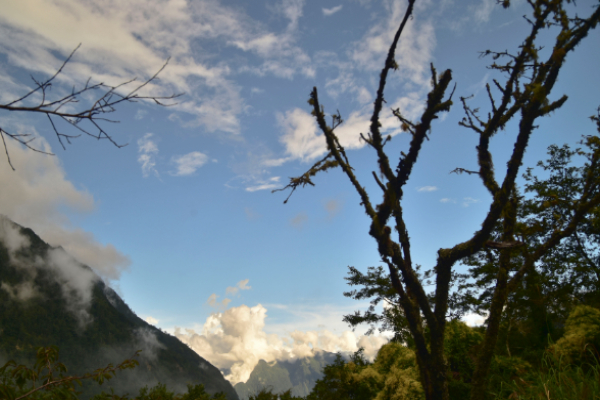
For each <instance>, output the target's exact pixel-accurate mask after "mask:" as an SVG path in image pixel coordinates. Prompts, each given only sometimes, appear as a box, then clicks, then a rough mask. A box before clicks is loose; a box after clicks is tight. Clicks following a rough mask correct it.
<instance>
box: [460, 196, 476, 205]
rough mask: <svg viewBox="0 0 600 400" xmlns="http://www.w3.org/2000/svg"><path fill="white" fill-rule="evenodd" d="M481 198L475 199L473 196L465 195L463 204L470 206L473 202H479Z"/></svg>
mask: <svg viewBox="0 0 600 400" xmlns="http://www.w3.org/2000/svg"><path fill="white" fill-rule="evenodd" d="M479 201H480V200H479V199H474V198H472V197H465V198H463V203H462V204H463V206H464V207H469V206H470V205H471V204H475V203H479Z"/></svg>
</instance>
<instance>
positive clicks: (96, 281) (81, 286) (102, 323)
mask: <svg viewBox="0 0 600 400" xmlns="http://www.w3.org/2000/svg"><path fill="white" fill-rule="evenodd" d="M157 290H158V291H159V292H158V293H157V296H160V288H157ZM49 345H56V346H58V347H59V350H60V357H59V360H60V361H62V362H63V363H64V364H65V365H66V366H67V368H69V370H68V373H69V374H73V375H79V374H82V373H84V372H91V371H94V370H95V369H97V368H100V367H105V366H106V365H108V364H109V363H112V364H118V363H120V362H121V361H123V360H124V359H126V358H131V357H132V356H133V355H134V353H135V351H136V350H140V349H141V350H142V352H141V354H140V356H139V358H138V360H139V362H140V365H139V366H138V367H137V368H135V369H133V370H126V371H120V372H118V373H117V376H116V377H115V378H113V379H112V380H110V381H109V382H108V383H105V384H104V385H103V386H98V385H97V384H96V383H95V382H88V381H84V386H83V388H82V390H83V394H82V397H83V398H89V397H90V396H91V395H93V394H96V393H98V392H100V391H101V390H108V391H109V387H112V388H113V389H114V390H115V393H117V394H125V393H129V395H131V396H134V395H136V394H137V393H138V390H139V389H140V388H141V387H143V386H146V385H147V386H148V387H152V386H154V385H156V384H157V383H159V382H160V383H163V384H166V385H167V387H168V388H169V389H170V390H174V391H176V392H185V391H186V390H187V387H186V385H187V383H191V384H198V383H201V384H203V385H204V387H205V389H206V391H207V392H208V393H210V394H214V393H216V392H224V393H225V394H226V396H227V398H228V399H229V400H238V396H237V394H236V391H235V390H234V389H233V386H232V385H231V384H230V383H229V382H228V381H226V380H225V378H224V377H223V375H222V374H221V372H220V371H219V370H218V369H217V368H216V367H214V366H213V365H211V364H210V363H208V362H207V361H206V360H205V359H203V358H202V357H200V356H199V355H198V354H196V353H195V352H194V351H192V350H191V349H190V348H189V347H187V346H186V345H185V344H183V343H182V342H180V341H179V339H177V338H175V337H174V336H171V335H169V334H167V333H165V332H162V331H161V330H160V329H158V328H156V327H154V326H152V325H150V324H148V323H147V322H145V321H144V320H142V319H141V318H139V317H138V316H137V315H136V314H135V313H134V312H133V311H132V310H131V309H130V308H129V306H128V305H127V304H125V302H124V301H123V300H122V299H121V298H120V297H119V295H118V294H117V293H116V292H115V291H114V290H112V289H111V288H110V287H108V286H107V285H106V284H105V283H104V282H103V281H102V279H101V278H99V277H98V276H97V275H96V274H95V273H94V272H93V270H92V269H91V268H89V267H88V266H85V265H83V264H81V263H79V262H78V261H77V260H75V259H74V258H73V257H71V256H70V255H69V254H68V253H67V252H66V251H65V250H63V249H62V248H61V247H52V246H49V245H48V244H47V243H45V242H44V241H43V240H42V239H40V238H39V237H38V236H37V235H36V234H35V233H34V232H33V231H32V230H31V229H28V228H23V227H22V226H20V225H18V224H16V223H14V222H12V221H11V220H10V219H8V218H7V217H5V216H3V215H0V365H3V364H4V362H6V361H7V360H8V359H14V360H15V361H17V362H20V363H26V364H27V365H32V364H33V360H35V354H36V349H37V348H38V347H40V346H49Z"/></svg>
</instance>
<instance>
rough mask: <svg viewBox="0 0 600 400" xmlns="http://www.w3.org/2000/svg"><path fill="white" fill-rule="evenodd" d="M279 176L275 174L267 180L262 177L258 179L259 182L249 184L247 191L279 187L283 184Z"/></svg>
mask: <svg viewBox="0 0 600 400" xmlns="http://www.w3.org/2000/svg"><path fill="white" fill-rule="evenodd" d="M279 179H280V177H279V176H273V177H271V178H269V179H267V180H262V179H257V180H256V182H255V183H257V184H256V185H254V186H248V187H246V191H247V192H256V191H259V190H272V189H277V188H279V187H281V184H280V183H279Z"/></svg>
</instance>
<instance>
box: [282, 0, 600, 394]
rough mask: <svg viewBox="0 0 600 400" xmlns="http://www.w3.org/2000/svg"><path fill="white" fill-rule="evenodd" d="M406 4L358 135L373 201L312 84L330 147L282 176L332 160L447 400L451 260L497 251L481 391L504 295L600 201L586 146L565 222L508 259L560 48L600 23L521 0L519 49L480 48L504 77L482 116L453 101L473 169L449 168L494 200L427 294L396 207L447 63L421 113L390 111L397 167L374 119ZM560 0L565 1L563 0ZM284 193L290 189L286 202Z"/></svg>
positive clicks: (440, 263) (424, 378)
mask: <svg viewBox="0 0 600 400" xmlns="http://www.w3.org/2000/svg"><path fill="white" fill-rule="evenodd" d="M414 3H415V0H409V1H408V7H407V10H406V13H405V15H404V18H403V20H402V22H401V24H400V27H399V28H398V30H397V32H396V35H395V37H394V40H393V42H392V44H391V46H390V49H389V52H388V55H387V59H386V61H385V65H384V67H383V70H382V71H381V74H380V80H379V87H378V90H377V96H376V100H375V103H374V110H373V114H372V117H371V125H370V131H369V132H368V133H367V134H366V135H362V134H361V137H362V138H363V140H364V141H365V142H366V143H367V145H368V146H369V147H371V148H372V149H373V150H374V151H375V152H376V154H377V161H378V170H379V171H378V172H375V171H373V173H372V175H373V178H374V179H375V181H376V183H377V186H378V187H379V189H380V190H381V194H380V196H381V198H380V200H379V202H378V204H377V203H374V202H373V201H372V198H373V197H374V196H375V195H377V194H369V193H367V190H366V189H365V187H364V186H362V185H361V183H360V182H359V181H358V178H357V175H356V174H355V172H354V169H353V167H352V166H351V164H350V161H349V158H348V155H347V154H346V151H345V149H344V147H343V146H342V145H341V144H340V142H339V140H338V137H337V135H336V133H335V128H336V127H338V126H339V125H340V124H342V123H343V121H342V117H341V115H340V114H339V112H338V113H337V114H335V115H333V116H332V117H331V119H332V120H331V125H328V124H327V121H326V115H325V112H324V109H323V107H322V106H321V104H320V102H319V97H318V92H317V88H313V90H312V92H311V94H310V99H309V104H310V105H311V106H312V114H313V115H314V116H315V118H316V121H317V123H318V126H319V128H320V130H321V131H322V132H323V135H324V138H325V140H326V142H327V149H328V153H327V155H326V156H325V157H324V158H323V159H321V160H319V161H318V162H317V163H315V164H314V165H313V166H312V167H311V168H310V169H309V170H308V171H307V172H306V173H304V174H303V175H301V176H299V177H296V178H291V179H290V183H289V184H288V185H287V186H286V187H285V188H283V189H291V193H290V196H291V194H292V193H293V192H294V190H295V189H297V188H298V187H300V186H306V185H307V184H309V185H314V183H313V182H312V178H313V177H314V176H315V175H316V174H317V173H319V172H321V171H325V170H328V169H330V168H335V167H340V168H341V169H342V171H343V172H344V174H345V175H346V176H347V177H348V179H349V180H350V182H351V184H352V185H353V186H354V188H355V190H356V192H357V193H358V195H359V197H360V201H361V205H362V206H363V208H364V211H365V212H366V214H367V216H368V217H369V218H370V220H371V226H370V229H369V234H370V235H371V236H372V237H373V238H374V239H375V240H376V242H377V249H378V251H379V255H380V256H381V260H382V262H384V263H385V265H387V267H388V270H389V275H388V282H389V285H390V286H391V287H393V289H394V291H395V292H396V294H397V296H398V299H399V303H400V306H401V314H403V315H404V317H405V318H406V322H407V325H408V330H409V332H410V335H411V337H412V339H413V341H414V345H415V348H416V355H417V360H418V365H419V372H420V376H421V382H422V384H423V388H424V390H425V393H426V398H427V399H430V400H433V399H435V400H447V399H448V398H449V397H448V384H447V376H446V375H447V366H446V362H445V359H444V333H445V327H446V322H447V317H448V310H449V297H450V295H451V279H452V275H453V272H454V271H453V267H454V266H455V264H456V263H457V262H458V261H459V260H461V259H464V258H465V257H469V256H472V255H473V254H475V253H477V252H479V251H480V250H482V249H484V248H490V249H494V251H498V252H500V263H499V266H498V273H497V276H496V283H495V290H494V294H493V296H492V300H491V302H492V304H491V307H490V315H489V318H488V321H487V328H486V329H487V330H486V334H485V339H484V343H483V344H482V348H481V352H480V354H479V356H478V360H477V366H476V371H475V373H474V376H473V377H472V382H473V389H472V392H471V398H472V399H483V398H484V397H485V391H486V385H487V376H488V372H489V366H490V361H491V359H492V356H493V353H494V347H495V344H496V340H497V337H498V325H499V322H500V320H501V317H502V312H503V306H504V304H505V302H506V298H507V294H508V293H509V292H511V291H512V290H514V289H515V287H516V286H517V285H518V284H519V282H520V281H521V280H522V278H523V276H524V274H526V273H527V271H528V270H531V269H532V268H533V267H534V265H535V263H536V261H538V260H539V259H540V258H541V257H542V256H543V255H544V254H545V253H546V252H548V251H549V250H550V249H552V248H553V247H554V246H556V245H557V244H558V243H559V242H560V241H561V240H562V239H563V238H565V237H567V236H569V235H570V234H572V233H573V231H574V230H575V229H576V227H577V225H578V224H579V223H580V222H581V221H582V219H583V218H584V217H585V215H586V213H587V212H589V210H591V209H592V208H593V207H594V206H596V205H598V204H600V190H599V188H600V178H599V177H600V167H599V166H598V165H599V164H600V150H599V149H598V148H597V147H596V149H595V150H594V151H593V152H592V160H591V162H592V163H593V166H594V168H592V172H591V173H590V174H588V176H587V177H586V179H587V180H586V184H585V191H584V192H583V193H582V195H581V197H580V198H579V199H577V201H576V202H575V203H574V206H573V212H572V213H571V214H570V215H567V216H565V221H564V222H563V223H561V224H557V225H556V227H555V228H554V230H553V231H552V232H550V233H549V234H548V235H546V237H545V240H544V241H543V242H542V243H539V245H538V246H537V247H536V248H535V249H534V251H532V252H531V253H528V254H527V255H526V257H525V258H524V260H523V259H522V258H514V257H512V254H513V253H511V252H514V251H515V249H517V248H519V246H520V244H521V243H520V241H518V240H516V239H515V235H514V225H515V218H516V217H515V215H516V213H515V210H516V207H517V206H518V204H519V202H520V201H521V198H520V197H519V196H518V193H517V188H516V184H515V181H516V178H517V176H518V173H519V169H520V167H521V165H522V161H523V155H524V153H525V150H526V148H527V145H528V142H529V139H530V137H531V135H532V133H533V131H534V129H535V128H536V125H535V122H536V120H537V119H538V118H540V117H544V116H546V115H548V114H550V113H551V112H553V111H555V110H557V109H559V108H560V107H561V106H562V105H563V104H564V103H565V101H566V100H567V97H566V96H562V97H560V98H559V99H558V100H555V101H552V100H550V94H551V91H552V89H553V87H554V84H555V83H556V80H557V77H558V74H559V71H560V69H561V68H562V66H563V65H564V61H565V58H566V56H567V54H568V53H570V52H571V51H573V50H574V48H575V47H576V46H577V45H578V44H579V43H580V42H581V40H583V39H584V38H585V37H586V36H587V34H588V32H589V31H590V30H591V29H593V28H595V27H596V25H597V24H598V22H599V21H600V7H597V8H596V10H595V11H594V12H593V13H592V14H591V15H590V16H589V17H588V18H579V17H577V16H569V15H568V13H567V11H566V9H565V8H564V4H563V3H565V2H563V1H553V0H527V3H528V4H529V5H530V6H531V8H532V13H531V14H532V15H531V16H529V17H527V16H526V17H525V19H526V21H527V22H528V23H529V25H530V32H529V35H528V36H527V37H526V38H525V40H524V41H523V43H522V44H521V46H520V47H519V50H518V52H517V53H516V54H511V53H509V52H507V51H504V52H493V51H487V52H485V53H484V54H483V55H484V56H486V55H487V56H491V57H492V58H493V60H494V62H493V63H492V64H491V65H490V67H489V68H491V69H493V70H496V71H499V72H500V73H501V75H502V76H503V77H504V78H503V79H502V80H496V79H495V80H493V85H492V86H490V85H489V84H488V85H487V86H486V89H487V95H488V99H489V102H490V110H489V112H488V113H487V115H485V116H482V115H481V114H480V113H479V112H478V110H477V109H473V108H471V107H470V106H469V103H468V99H467V98H461V99H460V100H461V103H462V105H463V109H464V111H465V114H466V115H465V118H464V120H463V121H462V122H461V125H462V126H464V127H466V128H468V129H470V130H472V131H474V132H475V133H476V134H477V135H478V136H479V144H478V145H477V147H476V153H477V161H478V167H479V168H478V169H477V170H476V171H469V170H466V169H461V168H459V169H457V172H467V173H472V174H475V175H478V176H479V177H480V179H481V181H482V183H483V185H484V187H485V188H486V189H487V190H488V191H489V192H490V194H491V195H492V198H493V200H492V202H491V204H490V205H489V211H488V213H487V215H486V216H485V218H484V220H483V221H482V224H481V229H480V230H479V231H477V232H475V233H474V234H473V236H472V237H471V238H470V239H469V240H467V241H465V242H463V243H458V244H456V245H455V246H454V247H451V248H442V249H440V250H438V252H437V254H438V256H437V262H436V264H435V265H434V266H432V268H431V269H430V272H431V273H432V275H433V277H434V279H433V280H434V283H435V285H434V286H435V289H434V291H433V292H432V293H427V292H426V291H425V289H424V282H423V280H422V278H421V277H420V275H419V273H418V271H417V269H416V266H415V265H414V264H413V260H412V253H411V239H410V236H409V234H408V231H407V228H406V225H405V220H404V209H403V207H402V200H403V195H404V192H403V188H404V186H405V185H406V183H407V181H408V179H409V178H410V175H411V172H412V170H413V167H414V165H415V163H416V162H417V158H418V156H419V153H420V151H421V148H422V146H423V144H424V141H425V138H428V134H429V132H430V131H431V122H432V121H433V120H434V119H435V118H437V117H438V114H439V113H441V112H447V111H449V110H450V108H451V106H452V105H453V101H452V93H451V94H450V95H449V96H447V95H446V92H447V91H448V87H449V85H450V82H451V80H452V73H451V71H450V70H446V71H444V72H442V73H441V74H438V73H437V72H436V70H435V68H434V67H433V65H432V66H431V75H432V78H431V85H432V90H431V92H430V93H429V94H428V96H427V102H426V107H425V111H424V112H423V114H422V115H421V118H420V121H418V122H416V121H411V120H409V119H408V118H405V117H404V116H403V115H402V113H401V111H400V110H399V109H396V110H392V111H393V113H394V115H395V116H396V117H397V118H398V121H399V123H400V124H401V126H402V129H403V130H404V131H406V132H408V133H409V134H410V135H411V136H412V140H411V142H410V145H409V148H408V150H407V152H406V154H405V153H404V152H401V154H400V155H399V161H398V164H397V166H396V168H395V169H394V168H393V167H392V165H391V162H390V158H389V157H388V154H387V153H386V152H385V145H386V143H387V142H388V140H389V137H388V138H384V137H383V135H382V134H381V131H380V126H381V124H380V121H379V118H380V113H381V111H382V108H383V105H384V103H385V100H384V89H385V85H386V80H387V77H388V74H389V73H390V70H392V69H396V68H397V64H396V60H395V51H396V47H397V44H398V41H399V40H400V36H401V34H402V31H403V29H404V27H405V25H406V24H407V22H408V21H409V18H410V16H411V14H412V12H413V6H414ZM499 3H501V4H502V5H503V6H504V7H505V8H506V7H508V6H509V1H499ZM567 3H570V1H569V0H567ZM545 29H548V30H555V31H554V32H555V33H556V36H555V38H556V39H555V44H554V48H553V49H552V51H551V54H550V56H549V57H548V58H547V59H545V60H542V59H541V58H540V56H539V55H538V54H539V53H538V52H539V51H540V46H539V45H538V44H537V42H538V40H537V39H538V35H539V34H540V32H541V31H543V30H545ZM513 119H515V120H518V128H517V129H516V132H515V134H516V137H515V142H514V149H513V152H512V154H511V156H510V159H509V161H508V163H507V169H506V175H505V176H504V177H503V180H502V181H499V180H498V178H497V176H496V173H495V171H494V163H493V160H492V154H491V151H490V139H491V138H492V137H493V136H494V135H495V134H496V133H497V132H498V131H501V130H504V129H505V127H506V125H507V123H508V122H509V121H511V120H513ZM379 176H381V178H380V177H379ZM283 189H280V190H283ZM288 200H289V197H288V198H287V199H286V200H285V202H287V201H288ZM497 224H502V225H503V234H502V237H501V240H500V241H491V240H490V238H491V233H492V231H493V229H494V228H495V227H496V226H497ZM516 260H522V263H521V264H520V265H515V262H516ZM425 327H427V328H428V330H429V334H428V335H426V334H425Z"/></svg>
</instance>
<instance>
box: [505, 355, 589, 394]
mask: <svg viewBox="0 0 600 400" xmlns="http://www.w3.org/2000/svg"><path fill="white" fill-rule="evenodd" d="M542 367H543V368H541V369H539V370H530V371H529V373H528V374H527V375H526V376H525V378H523V377H515V378H513V379H512V380H510V381H505V382H504V383H503V384H502V387H501V391H500V392H499V393H497V394H496V397H495V398H496V399H497V400H499V399H518V400H548V399H560V400H599V399H600V365H599V364H598V363H597V362H595V363H594V364H590V365H588V366H587V368H584V367H582V366H580V365H575V364H571V363H568V362H566V360H564V359H561V358H558V357H556V356H555V355H553V354H552V353H551V352H547V353H546V354H545V356H544V359H543V362H542Z"/></svg>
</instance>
